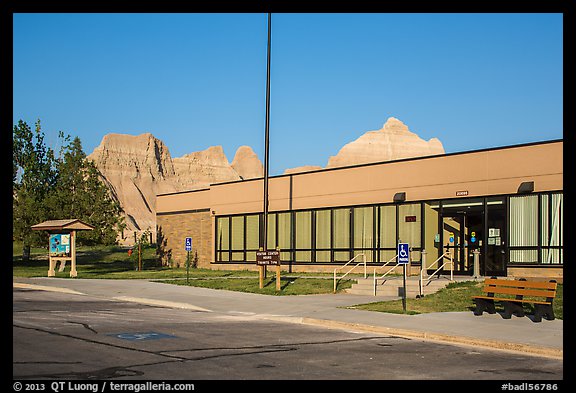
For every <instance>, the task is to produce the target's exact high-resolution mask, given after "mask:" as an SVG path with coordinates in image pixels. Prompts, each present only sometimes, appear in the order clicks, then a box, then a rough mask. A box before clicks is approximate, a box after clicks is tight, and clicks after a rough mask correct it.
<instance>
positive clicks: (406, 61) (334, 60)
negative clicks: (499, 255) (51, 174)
mask: <svg viewBox="0 0 576 393" xmlns="http://www.w3.org/2000/svg"><path fill="white" fill-rule="evenodd" d="M13 21H14V31H13V43H14V49H13V54H14V70H13V80H14V91H13V105H14V106H13V123H14V124H16V123H17V121H18V120H19V119H22V120H24V121H26V122H28V124H30V125H33V124H34V122H35V121H36V120H37V119H40V120H41V122H42V129H43V131H44V132H45V134H46V137H47V141H48V143H49V144H51V145H52V147H56V143H57V134H58V131H59V130H62V131H64V132H65V133H66V134H70V135H72V136H79V137H80V139H81V140H82V144H83V147H84V151H85V152H86V153H87V154H89V153H91V152H92V151H93V150H94V148H96V147H97V146H98V145H99V144H100V141H101V140H102V137H103V136H104V135H106V134H107V133H110V132H115V133H124V134H132V135H138V134H141V133H144V132H151V133H152V134H153V135H154V136H156V137H157V138H159V139H161V140H162V141H163V142H164V143H165V144H166V145H167V147H168V148H169V150H170V153H171V155H172V156H173V157H180V156H182V155H184V154H187V153H191V152H194V151H199V150H204V149H206V148H208V147H209V146H215V145H221V146H222V147H223V148H224V152H225V153H226V155H227V157H228V160H229V161H230V162H231V161H232V159H233V158H234V153H235V152H236V149H237V148H238V147H239V146H241V145H249V146H251V147H252V148H253V149H254V151H255V152H256V153H257V154H258V156H259V157H260V159H261V160H263V159H264V131H265V115H266V101H265V98H266V44H267V14H265V13H261V14H243V13H239V14H207V13H201V14H193V13H192V14H168V13H162V14H145V13H139V14H113V13H109V14H89V13H85V14H73V13H66V14H56V13H45V14H31V13H26V14H14V17H13ZM562 32H563V17H562V14H553V13H541V14H539V13H517V14H516V13H503V14H496V13H486V14H474V13H466V14H457V13H447V14H441V13H438V14H427V13H424V14H418V13H414V14H395V13H391V14H386V13H381V14H360V13H353V14H346V13H336V14H334V13H329V14H321V13H311V14H304V13H301V14H289V13H282V14H272V59H271V110H270V174H271V175H277V174H281V173H283V171H284V170H285V169H287V168H293V167H296V166H301V165H320V166H325V165H326V164H327V162H328V158H329V157H330V156H332V155H335V154H337V153H338V150H339V149H340V148H341V147H342V146H344V145H345V144H346V143H348V142H351V141H353V140H355V139H357V138H358V137H360V136H361V135H362V134H363V133H365V132H366V131H371V130H376V129H380V128H381V127H382V125H383V124H384V122H385V121H386V119H387V118H388V117H390V116H393V117H396V118H398V119H400V120H401V121H403V122H404V123H405V124H406V125H407V126H408V127H409V128H410V130H411V131H413V132H415V133H417V134H418V135H419V136H420V137H421V138H423V139H425V140H428V139H430V138H432V137H436V138H438V139H440V141H441V142H442V143H443V145H444V149H445V150H446V152H447V153H452V152H460V151H468V150H476V149H482V148H490V147H498V146H506V145H513V144H520V143H528V142H538V141H545V140H551V139H559V138H562V137H563V37H562V34H563V33H562Z"/></svg>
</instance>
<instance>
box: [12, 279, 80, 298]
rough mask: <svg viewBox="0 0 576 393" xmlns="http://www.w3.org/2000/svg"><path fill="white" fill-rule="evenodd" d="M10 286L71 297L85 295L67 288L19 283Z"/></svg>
mask: <svg viewBox="0 0 576 393" xmlns="http://www.w3.org/2000/svg"><path fill="white" fill-rule="evenodd" d="M12 286H13V287H14V288H22V289H32V290H34V289H35V290H38V291H52V292H62V293H70V294H72V295H86V294H85V293H82V292H78V291H75V290H73V289H68V288H60V287H48V286H44V285H36V284H24V283H20V282H13V283H12Z"/></svg>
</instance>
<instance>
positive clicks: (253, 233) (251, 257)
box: [246, 214, 270, 262]
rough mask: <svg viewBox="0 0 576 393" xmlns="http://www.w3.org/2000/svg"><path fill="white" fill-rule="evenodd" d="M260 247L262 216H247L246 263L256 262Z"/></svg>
mask: <svg viewBox="0 0 576 393" xmlns="http://www.w3.org/2000/svg"><path fill="white" fill-rule="evenodd" d="M259 247H260V215H258V214H252V215H249V216H246V251H247V252H246V261H251V262H256V251H257V250H258V248H259ZM269 248H270V247H269Z"/></svg>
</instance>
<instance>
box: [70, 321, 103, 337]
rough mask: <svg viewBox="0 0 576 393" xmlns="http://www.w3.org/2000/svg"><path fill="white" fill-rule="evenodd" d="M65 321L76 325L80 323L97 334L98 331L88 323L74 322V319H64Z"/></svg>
mask: <svg viewBox="0 0 576 393" xmlns="http://www.w3.org/2000/svg"><path fill="white" fill-rule="evenodd" d="M66 322H68V323H74V324H77V325H82V326H84V327H85V328H86V329H88V330H90V331H91V332H93V333H95V334H98V332H97V331H96V330H94V329H92V327H91V326H90V325H88V324H87V323H84V322H75V321H66Z"/></svg>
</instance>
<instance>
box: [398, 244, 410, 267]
mask: <svg viewBox="0 0 576 393" xmlns="http://www.w3.org/2000/svg"><path fill="white" fill-rule="evenodd" d="M398 263H399V264H407V263H410V246H409V245H408V243H398Z"/></svg>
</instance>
